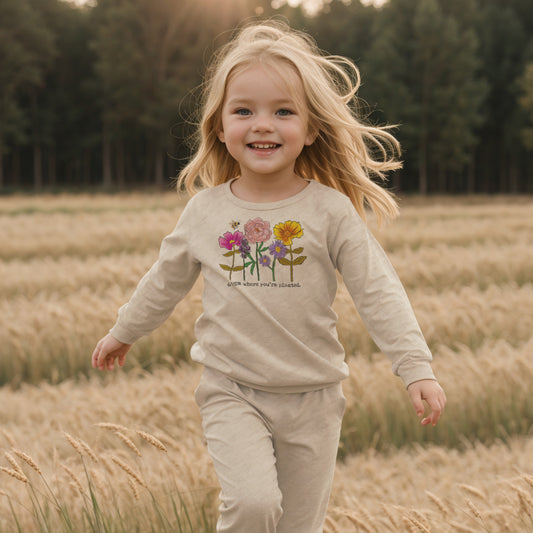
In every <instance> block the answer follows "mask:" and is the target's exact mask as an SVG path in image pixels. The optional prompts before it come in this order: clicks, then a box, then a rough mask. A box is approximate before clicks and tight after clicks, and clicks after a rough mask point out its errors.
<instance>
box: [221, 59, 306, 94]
mask: <svg viewBox="0 0 533 533" xmlns="http://www.w3.org/2000/svg"><path fill="white" fill-rule="evenodd" d="M265 81H266V83H272V84H273V85H274V86H275V87H276V88H277V89H279V90H280V91H281V92H284V93H286V94H287V95H288V96H290V97H292V98H298V99H300V98H302V97H303V92H304V90H303V84H302V81H301V79H300V76H299V75H298V72H297V71H296V68H295V67H293V66H291V65H289V64H287V63H285V62H282V61H277V62H262V61H257V62H253V63H248V64H244V65H239V66H237V67H235V68H234V69H233V70H232V71H231V72H230V74H229V76H228V78H227V82H226V96H227V94H228V92H233V91H234V90H239V89H241V90H242V89H245V88H246V87H247V84H250V85H256V84H259V85H260V84H261V83H263V82H265Z"/></svg>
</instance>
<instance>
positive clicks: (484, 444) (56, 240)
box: [0, 193, 533, 533]
mask: <svg viewBox="0 0 533 533" xmlns="http://www.w3.org/2000/svg"><path fill="white" fill-rule="evenodd" d="M403 204H404V205H403V206H402V215H401V217H400V218H399V219H398V220H397V221H395V222H393V223H392V224H390V225H389V226H386V227H384V228H381V229H379V230H377V229H375V235H376V237H377V238H378V239H379V240H380V242H381V243H382V244H383V246H384V247H385V249H386V250H387V252H388V253H389V256H390V258H391V260H392V262H393V264H394V266H395V267H396V269H397V271H398V273H399V275H400V278H401V279H402V281H403V282H404V284H405V287H406V290H407V292H408V294H409V297H410V299H411V302H412V304H413V307H414V309H415V313H416V315H417V317H418V319H419V322H420V325H421V327H422V329H423V331H424V334H425V336H426V338H427V341H428V343H429V345H430V347H431V349H432V351H433V353H434V369H435V372H436V374H437V376H438V377H439V379H440V381H441V383H442V385H443V387H444V388H445V390H446V392H447V395H448V406H447V408H446V412H445V414H444V415H443V418H442V419H441V421H440V422H439V424H438V425H437V426H436V427H435V428H432V427H431V428H427V427H424V428H423V427H421V426H420V425H419V422H418V419H417V418H416V416H415V415H414V412H413V410H412V407H411V406H410V403H409V400H408V397H407V394H406V392H405V390H404V389H403V387H402V384H401V382H400V380H399V379H398V378H396V377H394V376H393V375H392V374H391V371H390V365H389V363H388V361H387V360H386V358H385V357H384V356H383V355H382V354H380V353H378V351H377V348H376V347H375V345H374V343H373V342H372V340H371V339H370V337H369V336H368V334H367V333H366V331H365V329H364V326H363V324H362V322H361V320H360V319H359V317H358V315H357V312H356V311H355V308H354V306H353V303H352V302H351V300H350V297H349V295H348V293H347V291H346V290H345V289H344V287H343V286H342V283H341V284H340V286H339V291H338V297H337V300H336V302H335V309H336V311H337V313H338V315H339V335H340V338H341V340H342V342H343V344H344V346H345V347H346V351H347V354H348V362H349V365H350V368H351V375H350V378H349V379H347V380H346V381H345V382H344V390H345V395H346V397H347V410H346V416H345V421H344V426H343V432H342V438H341V446H340V450H339V452H340V453H339V462H338V465H337V472H336V477H335V484H334V488H333V494H332V498H331V502H330V503H331V505H330V510H329V514H328V519H327V524H326V529H325V531H328V532H351V531H363V532H367V531H371V532H382V531H383V532H387V531H391V532H403V531H406V532H410V531H415V532H417V531H422V532H424V531H431V532H435V533H438V532H455V531H474V532H486V531H488V532H494V533H497V532H500V531H510V532H517V533H518V532H522V531H533V518H532V517H533V461H532V457H533V436H532V427H533V394H532V393H531V390H533V359H532V355H533V198H528V197H510V198H501V197H500V198H475V199H450V198H434V199H431V200H423V199H418V198H417V199H411V200H409V199H408V200H405V201H404V202H403ZM183 205H184V200H183V199H179V198H178V197H176V195H175V194H173V193H169V194H162V195H156V194H145V195H141V194H128V195H114V196H111V195H109V196H105V195H94V196H91V195H78V196H69V195H65V196H36V197H25V196H11V197H5V198H0V228H1V229H2V234H3V237H2V242H3V245H2V247H1V249H0V313H1V316H2V321H1V327H0V346H1V348H0V349H1V357H0V385H1V388H0V405H2V411H1V413H2V414H1V415H0V456H1V459H0V468H1V471H0V532H11V531H23V532H33V531H51V532H54V533H55V532H61V531H72V532H83V531H110V532H115V531H117V532H119V531H126V532H131V531H139V532H144V531H157V532H159V531H191V532H193V531H194V532H203V531H206V532H207V531H211V532H212V531H214V523H215V520H216V508H217V494H218V487H217V481H216V477H215V475H214V472H213V470H212V466H211V463H210V460H209V456H208V454H207V452H206V450H205V447H204V444H203V438H202V432H201V426H200V420H199V414H198V412H197V408H196V405H195V403H194V400H193V390H194V388H195V385H196V383H197V381H198V379H199V376H200V372H201V369H200V368H198V367H197V366H195V365H193V364H191V363H190V361H189V360H188V356H187V353H188V349H189V347H190V345H191V344H192V342H194V337H193V325H194V320H195V317H196V316H197V315H198V313H199V312H200V311H201V288H202V287H201V285H202V284H201V280H200V281H199V282H198V283H197V284H196V285H195V287H194V288H193V290H192V291H191V293H190V294H189V295H188V296H187V297H186V298H185V300H184V301H183V302H181V303H180V304H179V305H178V307H177V308H176V310H175V312H174V313H173V315H172V316H171V318H170V319H169V320H168V321H167V322H166V323H165V324H164V325H163V326H162V327H161V328H160V329H159V330H157V331H156V332H154V333H153V334H152V335H150V336H149V337H146V338H143V339H141V340H140V341H139V342H138V343H137V344H136V345H135V346H134V347H133V349H132V352H131V354H130V355H129V356H128V361H127V364H126V366H125V368H124V369H123V370H120V371H115V372H113V373H112V374H109V375H106V376H102V375H100V374H99V373H97V372H96V371H94V370H92V369H91V367H90V355H91V353H92V350H93V347H94V344H95V343H96V341H97V340H98V339H99V338H100V337H101V336H102V335H104V334H105V332H106V331H107V330H108V329H109V327H110V326H111V325H112V324H113V322H114V319H115V316H116V311H117V309H118V307H119V306H120V305H121V304H122V303H124V302H125V301H126V300H127V298H128V296H129V295H130V294H131V292H132V290H133V289H134V287H135V285H136V283H137V281H138V280H139V278H140V277H141V275H142V274H143V273H144V272H145V271H146V270H147V269H148V268H149V266H150V265H151V264H152V262H153V261H154V260H155V259H156V257H157V250H158V247H159V243H160V241H161V239H162V237H163V236H164V235H165V234H166V233H168V232H169V231H171V230H172V228H173V226H174V225H175V222H176V220H177V218H178V217H179V213H180V211H181V209H182V207H183ZM370 224H371V225H372V226H373V222H372V221H370ZM154 439H156V440H154Z"/></svg>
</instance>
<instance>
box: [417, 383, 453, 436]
mask: <svg viewBox="0 0 533 533" xmlns="http://www.w3.org/2000/svg"><path fill="white" fill-rule="evenodd" d="M407 392H408V393H409V396H410V398H411V401H412V402H413V407H414V408H415V411H416V414H417V416H418V417H421V416H422V415H423V414H424V403H423V402H424V401H425V402H426V403H427V404H428V405H429V407H430V409H431V414H430V415H429V416H426V417H425V418H423V419H422V422H421V424H422V425H423V426H427V425H428V424H433V425H435V424H436V423H437V422H438V420H439V418H440V415H441V414H442V412H443V411H444V406H445V405H446V394H444V390H443V389H442V387H441V386H440V385H439V382H438V381H435V380H433V379H422V380H420V381H415V382H414V383H411V384H410V385H409V387H407Z"/></svg>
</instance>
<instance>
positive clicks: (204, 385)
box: [195, 368, 345, 533]
mask: <svg viewBox="0 0 533 533" xmlns="http://www.w3.org/2000/svg"><path fill="white" fill-rule="evenodd" d="M195 399H196V402H197V404H198V406H199V408H200V412H201V415H202V425H203V429H204V434H205V437H206V441H207V448H208V451H209V454H210V455H211V458H212V460H213V464H214V467H215V471H216V474H217V477H218V480H219V483H220V486H221V492H220V501H221V504H220V508H219V513H220V514H219V519H218V522H217V532H218V533H321V532H322V530H323V524H324V520H325V517H326V512H327V505H328V500H329V497H330V493H331V485H332V482H333V474H334V469H335V460H336V456H337V448H338V444H339V436H340V428H341V421H342V416H343V414H344V406H345V399H344V396H343V394H342V388H341V384H340V383H338V384H335V385H332V386H329V387H327V388H324V389H320V390H316V391H312V392H304V393H288V394H285V393H283V394H279V393H272V392H264V391H261V390H257V389H252V388H250V387H245V386H243V385H240V384H238V383H236V382H234V381H232V380H231V379H229V378H228V377H226V376H225V375H224V374H222V373H220V372H218V371H215V370H212V369H209V368H206V369H205V370H204V373H203V375H202V378H201V380H200V383H199V385H198V387H197V389H196V391H195Z"/></svg>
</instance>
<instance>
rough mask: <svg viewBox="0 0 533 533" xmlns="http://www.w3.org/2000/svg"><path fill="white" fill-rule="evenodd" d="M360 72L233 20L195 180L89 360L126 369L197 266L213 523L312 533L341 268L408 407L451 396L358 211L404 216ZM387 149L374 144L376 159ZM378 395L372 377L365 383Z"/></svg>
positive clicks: (324, 496)
mask: <svg viewBox="0 0 533 533" xmlns="http://www.w3.org/2000/svg"><path fill="white" fill-rule="evenodd" d="M358 86H359V76H358V71H357V69H356V67H355V66H353V65H352V64H351V63H350V62H349V61H348V60H346V59H343V58H339V57H326V56H324V55H322V54H321V53H320V52H319V51H318V49H317V48H316V45H315V44H314V43H313V42H312V41H311V39H310V38H309V37H308V36H306V35H304V34H301V33H298V32H295V31H292V30H290V29H289V28H288V27H286V26H284V25H283V24H277V23H266V24H261V25H253V26H249V27H247V28H245V29H243V30H242V31H241V32H240V33H239V35H238V36H237V38H236V39H234V40H233V41H232V42H230V43H229V44H228V45H227V46H226V47H224V48H223V50H222V51H221V53H220V54H219V55H218V56H217V57H216V58H215V62H214V65H213V66H212V68H211V70H210V71H209V76H208V82H207V84H206V92H205V99H204V105H203V116H202V120H201V128H200V144H199V149H198V151H197V152H196V155H195V156H194V158H193V159H192V160H191V162H190V163H189V165H188V166H187V167H186V168H185V169H184V170H183V172H182V173H181V175H180V177H179V186H181V185H183V184H185V186H186V187H187V190H188V191H189V192H190V193H194V192H195V191H194V183H195V180H197V179H198V178H199V179H200V181H201V183H202V184H203V185H205V186H206V188H204V190H202V191H201V192H199V193H198V194H195V195H194V196H193V197H192V199H191V200H190V201H189V202H188V204H187V206H186V207H185V209H184V211H183V213H182V215H181V217H180V219H179V221H178V223H177V226H176V228H175V230H174V231H173V232H172V233H171V234H170V235H169V236H168V237H166V238H165V239H164V241H163V243H162V246H161V251H160V256H159V260H158V261H157V262H156V263H155V264H154V265H153V267H152V268H151V269H150V271H149V272H148V273H147V274H146V275H145V276H144V277H143V279H142V280H141V281H140V283H139V285H138V287H137V289H136V291H135V292H134V294H133V296H132V297H131V300H130V301H129V302H128V303H127V304H126V305H125V306H123V307H122V308H121V309H120V311H119V316H118V320H117V322H116V324H115V325H114V327H113V328H112V329H111V330H110V333H109V334H108V335H107V336H105V337H104V338H103V339H101V340H100V342H99V343H98V344H97V346H96V349H95V350H94V353H93V355H92V364H93V366H94V367H95V368H99V369H100V370H104V369H108V370H112V369H113V367H114V361H115V359H116V358H118V364H119V365H120V366H122V365H123V364H124V359H125V356H126V353H127V352H128V350H129V348H130V345H131V344H132V343H133V342H134V341H135V340H136V339H138V338H139V337H141V336H142V335H147V334H148V333H150V332H151V331H152V330H154V329H155V328H157V327H158V326H159V325H160V324H161V323H162V322H163V321H164V320H165V319H166V318H167V317H168V316H169V315H170V313H171V312H172V310H173V309H174V307H175V305H176V304H177V303H178V302H179V301H180V300H181V299H182V298H183V297H184V296H185V295H186V294H187V292H188V291H189V290H190V288H191V287H192V285H193V283H194V282H195V280H196V279H197V277H198V275H199V274H200V272H201V273H202V275H203V278H204V293H203V313H202V315H201V316H200V317H199V318H198V320H197V322H196V326H195V332H196V337H197V342H196V344H195V345H194V346H193V347H192V350H191V357H192V359H193V360H194V361H197V362H199V363H201V364H202V365H204V367H205V369H204V373H203V376H202V378H201V381H200V384H199V385H198V388H197V389H196V392H195V398H196V401H197V403H198V405H199V408H200V411H201V414H202V423H203V429H204V432H205V436H206V440H207V446H208V450H209V453H210V454H211V457H212V459H213V463H214V467H215V470H216V473H217V476H218V479H219V481H220V485H221V489H222V490H221V495H220V497H221V505H220V517H219V520H218V525H217V531H219V532H232V533H261V532H265V533H266V532H278V533H281V532H284V533H289V532H290V533H317V532H319V531H322V527H323V523H324V519H325V515H326V509H327V504H328V499H329V495H330V490H331V485H332V480H333V472H334V467H335V459H336V454H337V447H338V443H339V433H340V427H341V420H342V416H343V413H344V403H345V401H344V397H343V394H342V390H341V380H342V379H344V378H345V377H346V376H347V373H348V369H347V365H346V364H345V362H344V355H345V354H344V350H343V347H342V345H341V344H340V342H339V340H338V337H337V332H336V322H337V315H336V314H335V312H334V311H333V309H332V303H333V300H334V298H335V294H336V290H337V275H336V271H337V270H338V271H339V272H340V274H341V275H342V277H343V279H344V283H345V284H346V287H347V288H348V290H349V292H350V294H351V296H352V298H353V300H354V302H355V304H356V306H357V308H358V310H359V313H360V314H361V316H362V318H363V320H364V321H365V324H366V327H367V328H368V330H369V332H370V333H371V335H372V337H373V338H374V340H375V342H376V344H377V345H378V346H379V347H380V349H381V350H382V351H383V352H384V353H385V354H386V355H387V356H388V357H389V358H390V360H391V362H392V368H393V371H394V373H395V374H397V375H399V376H400V377H401V378H402V379H403V381H404V383H405V385H406V387H407V390H408V392H409V395H410V398H411V400H412V402H413V404H414V407H415V410H416V413H417V414H418V416H422V414H423V412H424V405H423V400H425V401H426V402H427V403H428V405H429V407H430V409H431V412H430V413H429V414H428V416H426V417H425V418H423V419H422V424H424V425H425V424H429V423H432V424H433V425H435V424H436V423H437V420H438V419H439V416H440V415H441V413H442V411H443V409H444V405H445V403H446V398H445V395H444V392H443V390H442V389H441V387H440V386H439V384H438V383H437V381H436V380H435V377H434V375H433V373H432V370H431V366H430V360H431V354H430V352H429V349H428V347H427V345H426V343H425V341H424V338H423V336H422V333H421V331H420V328H419V326H418V324H417V322H416V319H415V316H414V313H413V311H412V309H411V306H410V304H409V301H408V299H407V297H406V294H405V292H404V290H403V288H402V285H401V283H400V281H399V280H398V277H397V276H396V274H395V272H394V270H393V268H392V266H391V264H390V262H389V261H388V259H387V258H386V256H385V254H384V252H383V250H382V249H381V247H380V246H379V245H378V244H377V242H376V241H375V240H374V238H373V237H372V236H371V234H370V233H369V231H368V230H367V227H366V225H365V223H364V221H363V219H364V204H365V202H366V203H368V205H369V206H370V207H371V208H372V209H373V211H374V212H375V213H376V215H377V217H378V219H381V218H393V217H394V216H395V215H396V214H397V206H396V203H395V201H394V199H393V198H392V197H391V196H390V195H389V194H388V193H387V192H386V191H385V190H384V189H382V188H380V187H379V186H378V185H376V184H375V183H374V182H373V181H371V179H370V177H372V176H377V177H382V176H383V172H385V171H388V170H391V169H395V168H398V167H399V163H398V162H397V161H396V160H394V158H393V156H391V155H389V154H390V152H391V150H392V151H393V152H394V151H397V149H398V145H397V142H396V140H395V139H394V138H393V137H392V136H391V135H390V134H389V133H388V132H387V131H386V129H384V128H372V127H368V126H365V125H363V124H361V123H360V122H359V121H358V120H357V119H356V118H355V116H354V113H353V111H352V106H353V104H354V99H355V93H356V91H357V88H358ZM378 156H379V157H378ZM375 393H376V395H379V394H380V391H379V390H376V391H375Z"/></svg>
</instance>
